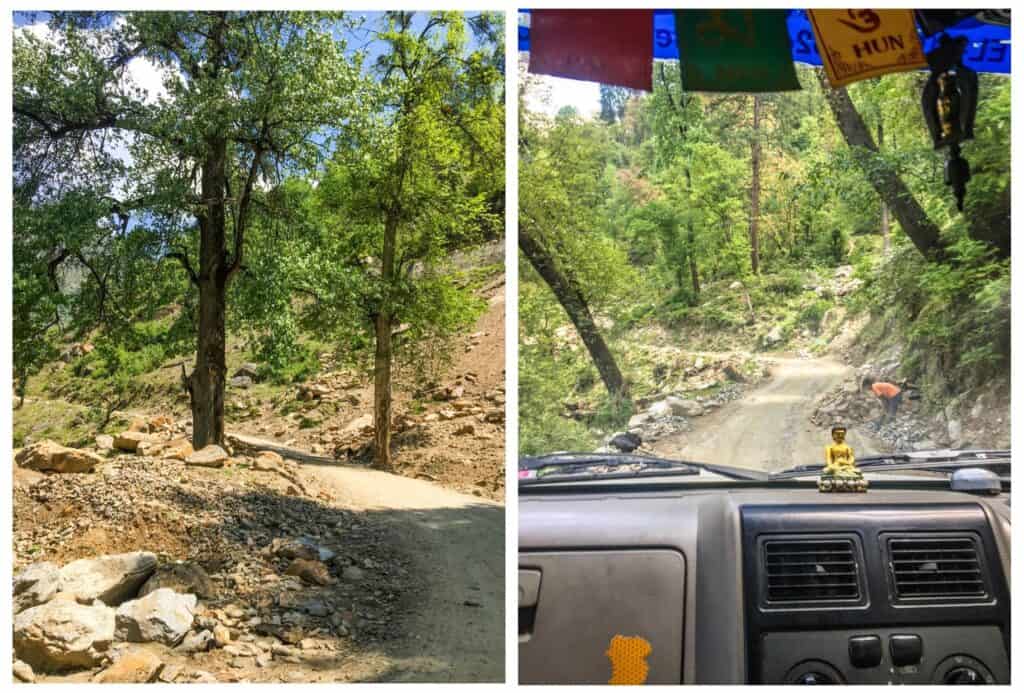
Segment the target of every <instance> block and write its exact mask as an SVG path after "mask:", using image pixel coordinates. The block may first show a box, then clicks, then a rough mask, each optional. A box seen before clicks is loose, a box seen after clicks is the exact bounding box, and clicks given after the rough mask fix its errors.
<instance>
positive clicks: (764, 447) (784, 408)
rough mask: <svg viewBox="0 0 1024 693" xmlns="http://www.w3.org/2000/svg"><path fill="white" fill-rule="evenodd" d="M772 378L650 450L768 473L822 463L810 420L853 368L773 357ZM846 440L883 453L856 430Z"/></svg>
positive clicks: (823, 433) (822, 439) (821, 445)
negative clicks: (822, 397) (821, 397)
mask: <svg viewBox="0 0 1024 693" xmlns="http://www.w3.org/2000/svg"><path fill="white" fill-rule="evenodd" d="M773 360H774V362H775V365H774V366H773V368H772V377H771V378H770V379H769V380H768V381H767V382H766V383H765V384H764V385H762V386H760V387H758V388H756V389H753V390H751V391H750V392H748V393H747V394H746V396H744V397H743V398H741V399H739V400H737V401H735V402H732V403H730V404H729V405H727V406H725V407H722V408H721V409H720V410H719V411H717V412H715V413H713V414H710V415H708V416H705V417H701V418H700V419H695V420H694V430H693V431H690V432H686V433H680V434H676V435H672V436H668V437H666V438H664V439H662V440H659V441H658V442H657V443H655V444H654V445H653V446H652V449H653V450H654V452H655V453H656V454H659V455H663V456H665V457H672V458H678V459H686V460H693V461H695V462H709V463H715V464H722V465H729V466H735V467H746V468H748V469H758V470H763V471H768V472H774V471H781V470H783V469H787V468H789V467H793V466H795V465H798V464H813V463H823V462H824V450H825V446H826V445H828V443H829V434H828V431H827V430H824V429H821V428H818V427H816V426H815V425H814V424H812V423H811V421H810V415H811V413H812V412H813V411H814V402H815V400H816V399H817V398H818V396H819V395H821V394H823V393H825V392H827V391H829V390H831V389H832V388H833V387H835V386H836V385H838V384H839V383H841V382H842V381H843V380H844V379H846V378H849V377H850V375H851V374H852V372H853V371H852V369H851V368H850V367H849V366H846V365H844V364H842V363H840V362H838V361H835V360H833V359H831V358H815V359H799V358H790V357H784V356H778V357H774V359H773ZM847 441H848V442H849V444H850V445H851V446H852V447H853V449H854V452H855V454H856V455H857V456H864V455H871V454H875V453H878V452H880V451H882V450H883V449H884V448H882V446H881V444H880V443H879V442H878V441H876V440H874V439H873V438H872V437H871V436H869V435H867V434H866V433H864V432H862V431H858V430H857V429H856V428H855V427H851V428H850V430H849V432H848V433H847Z"/></svg>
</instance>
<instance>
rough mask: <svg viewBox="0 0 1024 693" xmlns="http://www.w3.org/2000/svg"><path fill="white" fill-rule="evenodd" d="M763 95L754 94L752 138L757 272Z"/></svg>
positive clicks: (755, 262)
mask: <svg viewBox="0 0 1024 693" xmlns="http://www.w3.org/2000/svg"><path fill="white" fill-rule="evenodd" d="M761 108H762V103H761V97H760V95H758V94H754V132H753V135H752V136H751V139H750V169H751V173H750V269H751V271H753V273H754V274H757V273H758V271H759V268H760V264H761V247H760V246H761V240H760V238H759V237H758V232H757V222H758V220H759V218H760V216H761Z"/></svg>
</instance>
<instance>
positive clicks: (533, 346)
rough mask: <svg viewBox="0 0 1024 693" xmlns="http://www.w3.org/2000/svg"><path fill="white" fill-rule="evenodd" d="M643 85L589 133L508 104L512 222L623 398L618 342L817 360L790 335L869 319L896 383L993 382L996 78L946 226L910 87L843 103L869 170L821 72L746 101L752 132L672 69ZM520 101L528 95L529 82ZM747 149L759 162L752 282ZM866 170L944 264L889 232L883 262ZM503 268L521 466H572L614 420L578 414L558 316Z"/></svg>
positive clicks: (1006, 138) (1005, 187)
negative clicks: (903, 198)
mask: <svg viewBox="0 0 1024 693" xmlns="http://www.w3.org/2000/svg"><path fill="white" fill-rule="evenodd" d="M654 69H655V73H654V91H653V93H651V94H633V93H627V92H624V91H616V90H612V89H608V88H603V89H602V91H601V99H602V102H601V105H602V113H601V116H600V117H598V118H594V119H586V118H583V117H581V116H580V114H579V113H578V112H576V111H574V110H564V111H563V112H561V113H559V114H558V115H557V116H556V117H554V118H548V117H545V116H543V115H541V114H539V113H534V112H531V111H530V109H529V108H528V103H529V102H528V101H525V100H524V101H523V102H522V103H521V107H520V127H519V132H520V153H519V154H520V183H519V188H520V201H519V204H520V215H519V219H520V224H521V226H522V227H523V228H524V229H525V230H526V231H528V233H529V236H530V237H531V238H537V239H540V240H541V242H542V243H543V245H544V247H545V249H546V251H547V252H548V253H549V254H550V255H551V256H553V257H554V259H555V262H556V263H558V265H559V266H560V268H561V269H562V270H563V273H565V274H569V275H571V276H572V277H573V278H574V280H575V281H576V283H577V284H578V286H579V287H580V289H581V291H582V293H583V294H584V297H585V298H586V299H587V302H588V303H589V304H590V306H591V308H592V310H593V312H594V313H595V314H596V315H597V316H598V317H599V318H609V319H610V320H611V322H609V323H608V326H607V327H606V328H602V333H603V334H604V336H605V338H606V340H607V341H608V343H609V347H610V348H611V350H612V352H613V353H615V354H616V355H620V354H621V356H619V365H620V366H624V365H625V366H626V368H624V375H625V377H626V378H627V379H628V380H630V381H632V382H634V383H636V382H638V379H642V378H641V377H640V374H639V373H635V372H634V373H630V372H629V367H634V368H635V367H636V364H634V363H633V362H632V361H631V359H630V356H629V348H630V346H631V345H632V342H627V339H626V338H627V336H629V337H632V336H633V334H632V333H633V332H634V331H638V330H646V329H650V330H651V332H652V333H653V334H656V335H658V338H659V339H661V338H662V335H663V334H664V335H667V337H666V338H667V339H670V340H676V341H677V342H678V343H679V345H680V348H683V349H700V348H710V349H714V348H716V347H718V346H724V347H725V348H735V347H741V348H746V349H755V348H761V345H760V344H759V343H758V338H759V337H761V336H763V335H765V334H767V333H768V331H769V330H772V329H773V328H775V327H778V328H779V331H780V333H781V334H782V336H783V344H786V343H789V344H790V345H791V346H792V345H793V344H795V343H797V340H807V341H802V342H800V345H801V346H802V347H804V346H807V347H810V348H812V349H822V348H824V347H825V340H826V339H830V338H831V337H832V336H833V334H832V333H831V330H830V334H821V335H820V336H819V337H818V339H817V340H816V341H814V342H813V343H811V341H810V340H812V339H813V337H811V336H809V335H805V330H806V331H809V332H810V333H812V334H815V333H821V330H822V321H823V320H824V317H825V315H826V313H828V311H829V310H830V309H832V308H833V307H836V308H838V309H843V310H841V312H843V313H845V314H846V315H850V314H851V313H853V314H863V313H864V312H869V313H870V314H871V315H873V316H875V317H874V318H873V319H872V321H871V323H870V325H869V328H868V333H869V332H871V331H875V330H877V334H876V335H875V338H877V339H883V338H884V339H887V340H893V339H899V340H901V341H903V343H904V344H905V346H906V349H905V352H904V353H905V365H906V367H907V369H909V372H908V373H905V375H908V376H910V377H918V376H920V377H922V378H927V379H929V380H930V381H932V382H939V381H944V379H945V378H947V377H948V378H952V379H958V380H959V381H961V382H960V383H959V385H958V386H963V385H964V384H966V383H972V382H980V381H983V380H984V379H985V378H987V377H991V376H992V374H994V373H1000V372H1005V369H1006V368H1007V367H1008V363H1009V361H1008V358H1009V356H1008V355H1009V345H1008V335H1009V322H1008V320H1009V291H1008V283H1009V274H1008V265H1007V264H1006V262H1005V261H1002V260H998V259H997V258H996V257H995V256H993V255H992V253H991V245H990V244H991V242H992V241H993V240H995V239H999V238H1000V237H1001V234H1004V235H1005V234H1008V232H1009V227H1008V223H1009V170H1010V169H1009V142H1010V81H1009V80H1007V79H1005V77H994V76H982V79H981V91H980V100H979V109H978V118H977V125H976V128H975V130H976V139H975V140H974V141H972V142H970V143H967V144H965V145H964V155H965V156H966V157H967V158H968V159H969V160H970V162H971V167H972V174H973V178H972V180H971V183H970V185H969V186H968V195H967V200H966V204H967V211H966V213H965V214H963V215H961V214H959V213H957V212H956V209H955V206H954V204H953V199H952V196H951V195H950V193H949V190H948V188H947V186H945V184H944V183H943V180H942V154H941V153H938V152H936V151H934V149H933V147H932V146H931V143H930V140H929V138H928V136H927V132H926V128H925V125H924V122H923V119H922V116H921V112H920V103H919V102H920V87H921V75H920V74H919V73H902V74H896V75H888V76H885V77H882V78H878V79H872V80H866V81H863V82H859V83H857V84H856V85H854V86H852V87H851V88H850V94H851V97H852V99H853V100H854V103H855V105H856V107H857V110H858V111H859V113H860V114H861V116H862V118H863V119H864V121H865V124H866V125H867V127H868V129H869V131H870V132H871V134H872V136H873V137H875V138H876V139H880V148H881V151H880V153H878V154H868V153H865V152H857V151H852V150H851V149H850V148H849V147H848V146H847V144H846V142H845V140H844V138H843V136H842V134H841V133H840V132H839V130H838V129H837V127H836V125H835V119H834V116H833V114H832V112H831V110H830V109H829V107H828V104H827V103H826V101H825V99H824V94H823V93H822V88H821V86H820V84H819V81H818V79H817V76H816V75H815V74H814V70H816V69H818V68H806V67H799V68H798V75H799V77H800V80H801V84H802V87H803V88H802V90H801V91H798V92H788V93H782V94H770V95H763V96H762V97H761V99H762V101H761V103H762V106H763V108H762V111H761V115H762V117H761V119H760V123H759V127H758V129H757V130H755V129H754V127H753V125H754V123H753V100H752V98H751V97H750V95H748V94H691V93H683V92H682V91H681V90H680V80H679V73H678V66H677V65H675V64H672V63H660V64H657V65H656V66H655V68H654ZM524 84H526V87H527V89H531V88H533V86H534V83H533V82H531V81H530V78H529V77H527V79H526V80H524ZM754 138H758V139H759V142H760V148H761V155H762V156H761V166H760V170H759V171H760V183H761V194H760V198H759V202H760V205H759V217H758V228H759V238H758V241H759V244H758V245H759V249H760V251H759V260H760V262H759V273H758V274H757V275H754V274H753V272H752V263H751V238H750V212H751V198H750V195H751V180H752V165H751V162H752V158H751V149H752V148H751V145H752V143H753V141H754ZM883 162H884V163H885V164H886V165H887V166H888V167H890V168H891V169H892V170H894V171H895V172H896V173H897V174H898V175H899V176H900V177H901V179H902V180H903V181H904V183H905V184H906V185H907V186H908V188H909V190H910V192H911V194H912V195H913V196H914V198H915V199H916V200H917V201H918V203H919V204H920V205H921V207H922V208H923V209H924V210H925V212H926V214H927V215H928V217H929V219H930V220H931V221H932V222H933V223H934V224H935V225H936V226H937V227H938V228H940V229H941V232H942V236H943V239H944V241H946V242H948V243H949V244H950V258H949V261H948V262H945V263H942V264H938V263H927V262H925V261H924V260H923V259H921V258H920V257H918V255H919V253H917V251H916V250H915V249H914V248H913V247H912V246H911V245H910V243H909V241H908V239H907V237H906V234H905V233H904V232H903V230H902V229H901V228H900V225H899V222H898V220H897V219H896V217H895V215H894V214H890V229H889V238H888V241H889V246H890V250H889V252H888V253H883V237H882V204H881V199H880V198H879V196H878V193H877V192H876V190H875V189H874V187H873V186H872V185H871V184H870V182H869V180H868V178H867V176H865V169H867V170H871V169H872V167H877V166H879V165H880V164H881V163H883ZM972 238H974V239H975V240H973V241H972V240H970V239H972ZM979 240H980V241H984V242H978V241H979ZM847 264H850V265H853V267H854V271H853V276H854V277H856V278H857V279H859V280H861V281H862V282H863V285H862V287H861V288H859V289H858V290H855V291H853V292H852V293H849V292H846V291H844V292H842V293H843V294H844V295H834V294H833V287H832V284H833V281H840V278H839V277H837V276H836V274H835V269H836V268H837V267H838V266H841V265H847ZM520 266H521V271H520V277H521V279H520V321H521V323H520V328H521V336H522V339H521V345H522V346H521V349H520V403H521V407H520V411H521V431H520V434H521V438H520V440H521V446H522V451H523V452H526V451H534V452H536V451H549V450H551V449H566V448H571V447H573V446H574V445H575V446H576V447H577V448H579V449H586V447H587V446H589V445H592V444H596V443H597V442H599V440H600V437H601V434H603V433H607V432H609V429H614V428H615V427H616V426H615V422H616V421H618V419H616V418H615V417H611V418H601V417H599V416H598V415H596V414H595V413H593V412H597V411H603V410H604V409H606V408H608V407H609V406H610V405H609V403H608V402H607V401H606V399H605V398H604V393H603V392H602V391H601V388H600V387H596V386H595V384H596V383H597V382H598V381H597V377H596V371H594V370H593V368H592V367H591V366H590V364H589V362H588V360H587V359H586V357H585V352H582V351H581V348H580V346H579V345H578V344H577V343H575V342H574V341H573V340H570V339H565V338H554V337H550V335H553V334H558V331H560V330H561V331H562V333H563V334H564V328H565V327H566V325H567V320H566V316H565V315H564V313H563V312H562V311H561V310H559V306H558V304H557V302H555V301H554V299H553V297H552V296H551V295H550V293H549V292H547V290H546V288H545V287H544V285H543V283H542V282H541V281H540V278H539V277H538V276H537V275H536V274H535V273H534V272H533V271H532V268H530V267H529V266H528V265H526V264H525V263H521V265H520ZM843 281H846V280H843ZM736 282H739V284H738V285H737V284H736ZM727 287H738V288H727ZM812 289H813V290H812ZM837 314H839V312H837ZM882 322H884V323H885V324H884V325H882V324H879V323H882ZM894 326H898V327H899V329H898V330H896V329H895V327H894ZM897 332H898V335H897V334H896V333H897ZM866 334H867V333H866ZM869 336H870V335H869ZM773 348H782V347H780V346H777V347H773ZM576 398H578V399H580V400H581V401H583V402H584V403H585V404H586V410H587V411H589V412H591V414H589V415H588V416H586V417H584V420H583V421H577V420H573V419H569V418H566V416H565V414H566V405H567V404H572V402H571V401H569V400H570V399H576ZM598 419H600V422H598ZM618 425H621V424H618ZM586 431H589V432H590V434H591V435H590V436H589V437H588V436H587V435H585V433H586Z"/></svg>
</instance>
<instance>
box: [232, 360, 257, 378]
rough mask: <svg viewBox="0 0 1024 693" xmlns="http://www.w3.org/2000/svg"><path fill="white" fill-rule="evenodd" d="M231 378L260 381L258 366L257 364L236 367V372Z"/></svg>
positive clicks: (244, 364)
mask: <svg viewBox="0 0 1024 693" xmlns="http://www.w3.org/2000/svg"><path fill="white" fill-rule="evenodd" d="M231 377H232V378H240V377H246V378H251V379H252V380H259V379H260V366H259V364H257V363H243V364H242V365H241V366H239V367H238V370H237V371H235V374H234V375H232V376H231Z"/></svg>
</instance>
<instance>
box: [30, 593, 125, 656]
mask: <svg viewBox="0 0 1024 693" xmlns="http://www.w3.org/2000/svg"><path fill="white" fill-rule="evenodd" d="M113 641H114V610H113V609H111V608H109V607H107V606H104V605H103V604H100V603H95V604H92V605H88V606H87V605H85V604H78V603H77V602H75V601H73V600H71V599H61V598H58V599H53V600H51V601H48V602H46V603H45V604H40V605H39V606H34V607H32V608H31V609H26V610H25V611H22V612H21V613H20V614H18V615H17V616H15V617H14V652H15V654H16V655H17V656H18V658H19V659H21V660H23V661H25V662H26V663H27V664H28V665H29V666H31V667H32V668H33V669H35V670H36V671H54V672H57V671H65V670H67V669H82V668H89V667H93V666H96V665H97V664H100V663H101V662H103V660H104V659H105V657H106V655H107V650H108V649H109V648H110V645H111V643H112V642H113Z"/></svg>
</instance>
